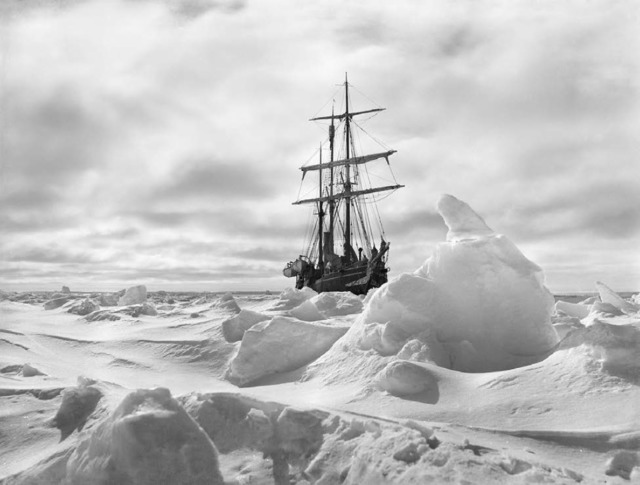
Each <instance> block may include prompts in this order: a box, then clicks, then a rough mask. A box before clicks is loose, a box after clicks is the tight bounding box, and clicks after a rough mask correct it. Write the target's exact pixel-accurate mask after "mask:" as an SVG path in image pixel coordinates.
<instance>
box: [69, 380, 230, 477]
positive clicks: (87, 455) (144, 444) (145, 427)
mask: <svg viewBox="0 0 640 485" xmlns="http://www.w3.org/2000/svg"><path fill="white" fill-rule="evenodd" d="M66 473H67V476H66V481H65V482H64V483H69V484H73V485H75V484H78V485H79V484H83V485H86V484H107V483H109V484H111V483H113V484H116V483H117V484H122V485H125V484H130V485H133V484H136V485H152V484H157V483H171V484H176V485H177V484H185V485H186V484H194V483H210V484H214V485H216V484H220V485H222V484H223V483H224V481H223V479H222V475H221V474H220V468H219V465H218V452H217V450H216V448H215V446H214V444H213V443H212V442H211V440H210V439H209V437H208V436H207V435H206V434H205V433H204V431H202V429H201V428H200V427H199V426H198V424H197V423H196V422H195V421H194V420H193V419H192V418H191V417H190V416H189V415H188V414H187V412H186V411H185V410H184V408H183V407H182V406H181V405H180V404H179V403H178V402H177V401H176V400H175V399H174V398H173V397H171V394H170V392H169V390H168V389H164V388H158V389H151V390H147V389H139V390H137V391H135V392H132V393H131V394H129V395H128V396H127V397H126V398H125V399H124V400H123V401H122V403H120V405H119V406H118V408H117V409H116V410H115V411H114V412H113V414H112V415H111V416H110V417H109V418H108V419H106V420H105V421H103V422H102V423H101V424H100V425H99V426H98V427H97V428H96V429H95V430H94V431H93V433H92V434H91V435H90V436H89V437H87V438H86V439H85V440H84V441H82V442H80V444H79V445H78V447H77V448H76V449H75V450H74V452H73V454H72V455H71V456H70V457H69V461H68V462H67V468H66Z"/></svg>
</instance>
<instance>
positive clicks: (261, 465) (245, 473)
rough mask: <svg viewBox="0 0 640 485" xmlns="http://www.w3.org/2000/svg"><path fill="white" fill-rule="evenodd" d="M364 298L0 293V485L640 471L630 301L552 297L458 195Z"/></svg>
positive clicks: (639, 360) (552, 476)
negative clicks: (394, 273)
mask: <svg viewBox="0 0 640 485" xmlns="http://www.w3.org/2000/svg"><path fill="white" fill-rule="evenodd" d="M439 210H440V213H441V214H442V216H443V218H444V219H445V221H446V222H447V225H448V226H449V228H450V232H449V234H448V237H447V241H446V242H443V243H441V244H440V245H439V246H438V247H437V248H436V250H435V252H434V254H433V255H431V257H430V258H429V259H428V260H427V261H426V262H425V264H424V265H423V266H422V267H421V268H419V269H418V270H416V272H415V273H413V274H404V275H400V276H398V277H396V278H394V279H392V280H391V281H390V282H389V283H388V284H387V285H385V286H384V287H383V288H381V289H379V290H377V291H375V292H370V294H369V295H367V297H366V299H364V300H362V299H360V298H359V297H356V296H354V295H351V294H348V293H325V294H321V295H316V294H315V293H314V292H312V291H310V290H303V291H297V290H287V291H285V292H283V293H282V294H281V295H278V296H270V295H258V294H255V295H235V296H232V295H229V294H227V295H222V296H220V295H212V294H203V295H190V294H171V293H169V294H167V293H151V294H149V295H147V293H146V289H145V288H144V287H134V288H132V289H130V290H128V291H127V293H126V294H119V295H110V294H104V295H99V294H94V295H88V294H80V293H71V292H66V291H65V292H63V293H60V294H58V295H52V294H46V295H45V294H1V295H0V297H1V298H2V301H0V312H1V313H0V481H1V483H7V484H9V483H11V484H14V483H16V484H32V483H40V484H116V483H117V484H158V483H167V484H180V483H193V484H196V483H197V484H200V483H238V484H241V483H252V484H259V483H274V481H275V483H278V484H280V483H318V484H333V483H335V484H338V483H351V484H375V483H399V484H405V483H416V484H417V483H442V482H447V483H448V482H451V483H529V482H534V483H539V482H546V483H576V482H580V483H630V482H634V481H636V482H640V454H639V446H640V387H639V385H640V313H638V310H640V305H639V304H640V299H639V298H638V295H635V296H634V297H632V298H629V299H624V298H622V297H621V296H619V295H617V294H616V293H615V292H613V291H612V290H610V289H609V288H608V287H607V286H606V285H604V284H602V283H598V284H597V285H596V286H595V287H594V289H596V290H597V292H598V296H596V297H593V298H590V299H587V300H585V301H583V302H580V303H571V302H567V301H558V302H557V303H554V298H553V297H552V296H551V295H550V294H549V292H548V290H547V289H546V288H545V287H544V282H543V278H542V273H541V270H540V268H539V267H537V266H536V265H535V264H534V263H532V262H531V261H529V260H527V259H526V258H525V257H524V256H523V255H522V254H521V253H520V251H519V250H518V249H517V248H516V247H515V246H514V245H513V244H512V243H511V242H510V241H509V240H508V239H507V238H506V237H504V236H502V235H499V234H495V233H494V232H493V231H492V230H491V229H490V228H489V227H487V226H486V224H485V223H484V221H482V219H481V218H480V217H479V216H477V214H475V213H474V212H473V211H472V210H471V209H470V208H469V207H468V206H466V204H464V203H462V202H460V201H458V200H457V199H454V198H453V197H444V198H443V199H442V200H441V201H440V204H439Z"/></svg>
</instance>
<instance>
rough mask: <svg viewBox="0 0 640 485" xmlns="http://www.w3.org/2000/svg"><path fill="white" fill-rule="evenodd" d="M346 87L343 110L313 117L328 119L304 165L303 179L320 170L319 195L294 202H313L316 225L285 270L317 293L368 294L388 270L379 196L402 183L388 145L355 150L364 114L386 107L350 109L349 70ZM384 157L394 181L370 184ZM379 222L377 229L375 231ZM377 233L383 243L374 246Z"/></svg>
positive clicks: (300, 283) (387, 247) (323, 120)
mask: <svg viewBox="0 0 640 485" xmlns="http://www.w3.org/2000/svg"><path fill="white" fill-rule="evenodd" d="M342 86H343V87H344V104H343V106H344V111H343V112H341V113H340V114H335V106H334V108H333V109H332V112H331V114H330V115H327V116H319V117H315V118H311V120H310V121H315V122H320V123H328V138H327V139H325V141H324V142H323V143H321V145H320V150H319V161H318V163H313V164H307V165H305V166H302V167H300V170H302V179H303V180H304V178H305V175H307V174H308V173H310V172H311V173H314V172H315V173H317V185H316V186H315V188H314V189H313V190H314V192H315V193H314V194H313V195H315V196H314V197H311V198H304V199H298V200H297V201H295V202H293V204H294V205H299V204H312V206H313V207H314V209H315V212H314V214H313V217H312V220H313V225H312V229H311V230H310V231H309V237H308V238H307V240H306V241H305V248H304V250H303V254H301V255H300V256H299V257H298V258H297V259H296V260H295V261H291V262H289V263H288V264H287V265H286V266H285V268H284V269H283V271H282V272H283V274H284V276H286V277H289V278H291V277H295V278H296V288H298V289H302V288H303V287H309V288H312V289H313V290H315V291H317V292H318V293H321V292H325V291H351V292H352V293H355V294H366V293H367V291H369V289H371V288H378V287H380V286H382V285H383V284H384V283H386V282H387V273H388V272H389V268H388V267H387V262H388V258H389V241H387V240H386V239H385V234H384V229H383V228H382V222H381V220H380V216H379V214H378V211H377V206H376V199H377V198H379V197H380V196H381V195H384V196H387V195H389V192H391V191H395V190H397V189H399V188H401V187H404V185H400V184H398V183H397V181H396V180H395V176H394V175H393V172H392V171H391V165H390V163H389V157H390V156H391V155H393V154H394V153H396V150H391V149H389V148H388V147H384V148H386V149H385V150H384V151H379V152H375V153H369V154H362V155H359V154H357V153H356V145H357V143H356V141H357V140H356V133H355V130H359V131H362V132H364V133H365V134H366V132H365V131H364V130H363V129H362V127H361V121H362V119H363V118H362V117H365V116H369V117H372V116H374V115H376V114H378V113H379V112H380V111H384V108H380V107H376V108H372V109H366V110H363V111H352V110H351V106H350V99H349V96H350V92H349V90H350V88H352V89H354V87H353V85H351V84H349V82H348V80H347V76H346V75H345V81H344V84H343V85H342ZM340 91H342V89H340ZM334 104H335V101H334ZM358 136H359V134H358ZM372 139H373V138H372ZM373 140H375V139H373ZM375 141H376V142H377V140H375ZM377 143H378V144H379V145H382V144H381V143H380V142H377ZM327 145H328V147H327ZM327 148H328V152H329V160H328V161H327V162H323V161H322V154H323V151H326V150H327ZM385 161H386V166H385V169H386V171H387V173H388V174H391V177H392V179H388V180H389V181H392V182H393V183H392V184H389V185H382V186H372V185H371V184H370V183H369V182H370V179H371V177H370V173H369V166H370V164H374V163H378V164H379V163H380V162H382V163H384V162H385ZM374 216H377V217H374ZM375 223H377V228H376V229H377V233H374V230H373V228H374V224H375ZM378 238H379V241H380V242H379V246H376V241H377V240H378Z"/></svg>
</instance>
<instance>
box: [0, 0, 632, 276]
mask: <svg viewBox="0 0 640 485" xmlns="http://www.w3.org/2000/svg"><path fill="white" fill-rule="evenodd" d="M3 8H4V10H3V13H8V15H6V16H5V24H4V25H3V27H4V26H6V27H7V28H6V29H4V31H3V34H2V35H3V36H4V37H3V38H2V39H1V42H0V43H1V45H0V51H1V54H2V62H3V78H2V83H3V89H4V93H5V94H4V96H3V97H2V101H1V102H2V105H1V106H0V108H1V109H0V111H1V112H2V114H1V115H0V116H3V118H2V120H3V121H2V127H3V128H2V136H1V138H0V139H1V140H2V146H1V147H0V149H1V150H2V155H3V156H2V157H1V158H2V161H1V162H0V163H2V179H1V180H0V185H1V187H0V189H1V190H0V226H1V228H2V231H3V234H2V236H1V237H2V247H3V248H8V247H9V246H10V245H11V247H24V248H25V249H24V251H23V252H22V253H11V254H8V253H6V252H5V253H3V254H2V258H3V259H4V260H5V261H7V264H8V265H9V266H8V267H9V268H10V269H11V271H12V273H11V281H14V282H18V281H22V282H24V281H25V279H27V278H39V276H38V275H40V277H41V278H42V280H43V281H44V280H45V279H46V280H47V281H50V282H51V281H54V280H53V278H56V277H58V276H64V274H65V273H64V272H65V271H68V272H69V273H67V274H68V275H72V273H73V272H75V273H76V274H84V275H86V277H87V278H91V281H93V282H94V283H96V282H99V279H100V277H101V275H102V277H103V278H104V279H105V281H106V280H109V281H119V279H122V280H123V281H124V280H126V281H131V280H132V279H136V271H138V272H139V273H138V274H139V276H140V277H149V278H153V279H154V281H157V282H161V281H167V282H170V283H171V284H175V283H176V282H177V281H180V278H183V279H184V281H187V280H192V281H196V282H198V283H202V282H207V284H208V285H215V284H219V285H224V284H231V285H237V286H242V285H245V286H246V285H250V284H251V281H260V282H261V283H260V284H262V282H265V281H270V282H271V283H270V284H277V283H273V282H274V281H280V280H278V279H272V280H270V279H269V278H270V276H269V277H267V276H266V275H267V274H268V275H271V274H274V273H277V278H279V269H280V268H281V266H282V264H283V263H284V262H286V261H288V260H290V259H291V258H293V257H295V256H296V255H297V254H298V252H299V248H300V247H301V246H302V241H301V238H302V235H303V232H304V229H305V217H306V215H307V212H305V213H303V212H302V210H301V209H300V208H299V207H292V206H291V205H290V203H291V202H292V201H293V200H295V198H296V194H297V192H298V186H299V176H300V173H299V171H298V170H297V168H298V167H299V166H300V165H302V163H303V162H304V161H305V160H307V159H308V158H309V156H312V155H313V153H314V150H315V149H316V147H317V145H318V142H319V141H320V140H321V139H322V138H323V137H325V136H326V132H325V131H324V130H325V128H326V127H325V126H323V125H320V126H315V125H314V124H308V123H306V121H305V120H307V119H308V118H310V117H311V116H313V115H314V114H316V112H317V110H318V109H320V108H321V107H322V106H323V103H324V102H325V101H326V102H327V103H328V104H325V105H324V106H325V110H326V107H327V106H329V105H330V102H331V99H332V98H333V97H334V95H335V94H334V93H335V90H337V89H339V87H336V86H334V85H335V84H336V83H339V82H341V81H342V80H343V78H344V73H345V71H348V72H349V79H350V81H351V82H352V83H353V84H354V85H355V88H354V89H353V91H352V94H353V101H354V103H358V104H357V106H361V105H362V107H363V108H367V107H371V106H370V100H374V101H372V102H373V104H374V105H376V104H378V103H379V104H380V105H382V106H385V107H387V108H388V110H387V111H386V112H385V113H383V114H382V115H380V116H378V117H376V118H375V119H373V120H371V121H370V122H369V123H367V124H366V125H365V129H367V131H370V132H371V133H373V134H374V135H375V136H376V137H379V138H380V139H382V140H383V141H384V142H386V143H388V144H389V145H390V146H391V147H392V148H396V149H398V154H397V155H395V156H394V159H393V160H392V164H393V168H394V171H395V174H396V176H397V179H398V182H399V183H402V184H405V185H406V188H405V189H402V190H400V191H398V192H397V193H394V194H393V195H392V196H391V197H389V198H388V199H385V200H384V201H382V203H381V207H380V209H381V213H382V217H383V223H384V225H385V229H386V231H387V237H388V238H389V239H390V240H391V241H392V247H393V249H392V253H391V258H392V259H391V262H392V263H391V264H392V266H393V270H394V272H396V271H402V270H413V269H415V267H414V266H415V264H416V263H415V262H416V261H418V263H419V262H421V260H422V259H424V257H426V256H427V255H428V250H429V248H430V247H432V246H433V244H435V243H437V242H438V241H439V240H441V239H442V238H443V237H444V233H445V228H444V226H443V225H442V223H441V221H440V220H439V216H437V214H436V213H435V212H434V210H433V207H434V205H435V202H436V200H437V198H438V196H439V194H441V193H452V194H454V195H456V196H457V197H459V198H461V199H463V200H465V201H467V202H469V203H470V204H471V205H472V207H474V208H475V209H476V210H477V211H478V212H479V213H480V214H482V215H483V216H484V217H485V219H486V220H487V222H488V223H489V225H490V226H491V227H493V228H494V229H495V230H496V231H497V232H503V233H505V234H507V235H508V236H509V237H512V238H513V239H514V240H515V241H516V243H517V244H519V245H522V246H523V247H525V248H528V249H530V250H532V251H533V253H532V254H533V255H534V256H539V257H540V258H542V260H543V261H549V264H550V265H551V266H550V267H549V268H548V270H549V274H550V275H552V283H553V284H556V281H554V280H553V278H557V282H558V283H559V284H560V283H561V284H562V285H566V286H568V287H569V286H571V284H576V285H577V284H578V283H579V282H581V281H582V278H583V277H582V276H581V275H578V274H573V275H572V274H571V271H570V270H569V268H572V269H573V268H577V267H579V266H580V264H585V265H587V266H589V267H591V268H603V267H604V266H603V264H604V263H602V261H605V260H607V258H608V257H609V254H610V253H611V252H612V251H619V254H618V256H619V258H620V259H623V256H624V257H626V258H627V259H628V260H631V259H632V258H633V257H634V256H633V251H632V250H630V249H629V247H628V246H627V242H628V240H629V239H633V238H636V237H637V235H638V226H639V224H640V223H639V221H638V217H639V216H638V210H637V207H640V204H639V202H640V201H639V200H638V195H637V194H638V191H637V190H636V187H635V184H634V182H635V179H636V178H637V177H636V176H635V173H636V172H637V170H636V169H635V167H636V165H637V163H636V162H637V153H638V145H637V126H638V123H639V122H640V106H639V100H640V96H639V90H640V86H639V84H638V79H640V61H638V59H637V56H636V53H637V51H638V47H640V45H639V44H640V36H639V34H638V32H637V28H636V26H635V24H634V19H635V18H636V17H635V16H634V15H635V14H636V13H637V10H636V7H635V6H633V5H631V4H629V3H624V2H620V3H615V4H611V3H610V2H604V1H599V0H598V1H594V2H589V3H588V4H585V3H584V2H582V1H578V0H569V1H567V2H563V3H562V4H561V5H560V4H557V3H555V2H550V1H542V2H535V3H531V2H524V1H522V2H520V1H516V2H511V3H510V4H509V5H498V4H487V3H486V2H485V3H483V4H477V5H475V4H474V5H471V4H468V3H465V2H458V1H454V2H448V1H435V2H430V3H426V4H422V5H419V6H418V5H416V4H412V3H409V2H407V3H400V4H391V3H388V2H387V3H385V2H381V1H374V2H367V4H366V5H363V4H361V3H357V4H345V3H344V2H338V1H333V2H332V1H329V2H322V3H308V2H294V1H291V0H274V1H273V2H253V3H249V2H236V1H232V0H229V1H221V0H188V1H185V2H180V1H174V0H158V1H154V0H138V1H115V2H111V1H100V0H98V1H93V2H74V1H67V2H56V6H55V7H53V6H51V4H46V3H44V2H40V1H36V0H34V1H30V2H8V3H4V4H3ZM338 12H339V13H338ZM105 19H109V21H108V22H107V21H105ZM364 94H366V96H364ZM321 111H322V110H321ZM323 113H324V112H323ZM584 241H589V244H590V245H592V247H593V248H595V249H594V250H593V251H590V252H585V253H584V254H583V255H582V256H580V257H578V256H577V254H578V251H577V249H576V248H578V247H579V246H580V245H582V244H583V242H584ZM56 244H57V245H59V246H56ZM55 247H59V248H73V251H70V252H68V253H65V252H64V251H61V252H58V253H56V252H55V251H53V252H47V249H48V248H55ZM550 251H551V252H552V253H553V252H555V253H557V254H558V258H555V259H550V258H548V257H547V256H548V254H550ZM210 253H211V254H210ZM18 254H22V255H23V256H24V258H25V259H24V261H26V262H29V261H31V263H29V264H33V266H29V264H27V266H25V267H24V272H23V273H22V276H21V273H20V271H19V270H18V269H16V268H18V266H17V264H18V263H19V261H13V260H11V261H10V260H9V258H14V257H18V256H16V255H18ZM65 254H66V256H65ZM83 255H84V256H86V257H87V258H89V259H90V258H94V261H93V264H91V265H89V264H87V265H84V266H83V264H82V263H78V264H79V266H77V267H76V266H72V265H73V264H74V263H73V261H72V260H73V258H74V256H77V257H78V258H79V259H78V260H79V261H82V256H83ZM20 257H22V256H20ZM46 257H49V258H51V259H52V260H51V261H48V262H46V264H44V263H43V262H42V261H38V259H43V258H46ZM56 257H58V258H59V262H57V263H56V261H55V258H56ZM65 257H66V258H67V259H65ZM558 259H561V260H562V261H559V260H558ZM617 261H618V260H617ZM256 262H257V263H259V266H255V263H256ZM251 263H253V266H252V264H251ZM38 264H40V265H41V266H46V268H44V269H43V273H39V272H38V268H37V265H38ZM616 264H617V265H618V266H616V268H617V271H618V272H619V273H620V275H621V276H620V277H619V278H620V280H621V281H622V280H624V281H626V282H629V281H631V280H632V277H631V276H629V275H637V274H638V273H640V269H637V268H636V267H635V266H633V265H629V264H627V265H624V264H620V263H619V262H618V263H616ZM56 265H59V266H58V269H55V267H56ZM65 268H66V269H65ZM634 268H636V269H634ZM145 269H148V271H146V270H145ZM545 269H546V268H545ZM208 270H210V271H208ZM56 271H57V272H58V273H59V275H56V274H55V273H56ZM45 272H46V274H47V275H49V276H45ZM225 274H228V278H226V277H225ZM589 274H590V275H591V274H592V273H589ZM70 277H71V276H70ZM47 278H50V279H47ZM208 278H211V279H208ZM243 278H246V281H245V280H243ZM274 278H275V277H274ZM214 280H215V281H218V282H219V283H214V282H213V281H214ZM572 282H573V283H572ZM289 283H290V282H289V281H287V280H284V279H282V286H286V285H287V284H289ZM167 284H169V283H167ZM202 284H204V283H202ZM256 284H257V283H256ZM612 284H613V283H612ZM638 284H639V285H640V280H639V281H638Z"/></svg>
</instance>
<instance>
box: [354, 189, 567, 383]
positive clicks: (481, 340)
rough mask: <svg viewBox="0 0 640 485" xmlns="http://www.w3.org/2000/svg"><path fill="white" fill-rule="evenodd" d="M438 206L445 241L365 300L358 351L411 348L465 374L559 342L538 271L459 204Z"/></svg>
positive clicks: (536, 355)
mask: <svg viewBox="0 0 640 485" xmlns="http://www.w3.org/2000/svg"><path fill="white" fill-rule="evenodd" d="M437 207H438V211H439V213H440V214H441V215H442V217H443V219H444V221H445V223H446V224H447V226H448V228H449V232H448V234H447V241H446V242H442V243H440V244H438V245H437V247H436V249H435V251H434V252H433V254H432V255H431V257H429V258H428V259H427V260H426V261H425V263H424V264H423V265H422V267H420V268H419V269H418V270H417V271H415V272H414V273H413V274H402V275H399V276H398V277H396V278H394V279H393V280H391V281H390V282H389V283H388V284H386V285H384V286H383V287H382V288H380V289H379V290H378V291H377V292H376V293H375V294H374V295H373V296H372V297H371V299H370V300H369V301H368V303H367V305H366V307H365V310H364V312H363V315H362V317H361V321H360V323H361V325H356V326H355V327H354V329H353V336H354V337H355V338H356V340H357V344H358V346H359V347H360V348H362V349H371V348H373V349H375V350H377V351H378V352H379V353H380V354H382V355H387V356H390V355H397V354H398V353H399V352H400V351H401V350H402V349H403V348H404V347H405V346H406V345H407V344H408V343H409V342H411V347H412V348H415V349H417V352H411V353H410V354H411V355H412V359H413V360H424V361H432V362H435V363H437V364H438V365H441V366H444V367H449V368H451V369H455V370H460V371H465V372H489V371H497V370H504V369H509V368H513V367H518V366H522V365H526V364H530V363H532V362H537V361H540V360H542V359H544V358H545V357H546V356H547V355H549V353H550V352H551V351H553V349H554V346H555V345H556V344H557V343H558V340H559V339H558V335H557V333H556V331H555V330H554V328H553V326H552V322H551V313H552V310H553V305H554V298H553V296H552V295H551V293H550V292H549V290H548V289H547V288H546V287H545V286H544V278H543V275H542V270H541V269H540V267H538V266H537V265H536V264H534V263H533V262H531V261H529V260H528V259H527V258H526V257H525V256H524V255H523V254H522V253H521V252H520V251H519V250H518V248H517V247H516V246H515V245H514V244H513V243H512V242H511V241H510V240H509V239H508V238H507V237H506V236H504V235H501V234H496V233H495V232H493V231H492V230H491V229H490V228H489V227H488V226H487V224H486V223H485V222H484V220H483V219H482V218H481V217H480V216H479V215H478V214H476V213H475V212H474V211H473V210H472V209H471V208H470V207H469V206H468V205H467V204H466V203H464V202H462V201H460V200H458V199H456V198H455V197H453V196H451V195H444V196H442V197H441V198H440V200H439V201H438V206H437ZM421 346H422V350H420V349H418V347H421ZM400 353H402V354H403V355H404V354H406V353H407V352H400ZM403 358H406V357H403Z"/></svg>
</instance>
